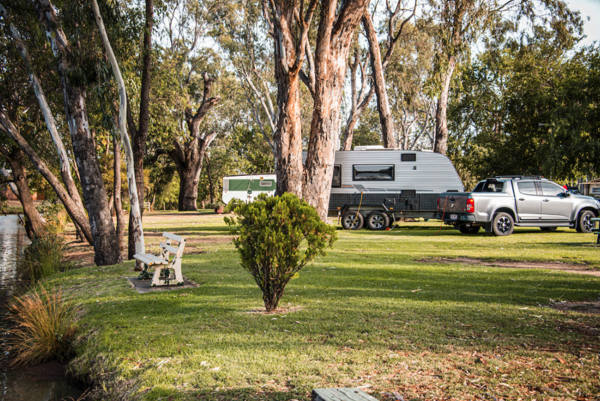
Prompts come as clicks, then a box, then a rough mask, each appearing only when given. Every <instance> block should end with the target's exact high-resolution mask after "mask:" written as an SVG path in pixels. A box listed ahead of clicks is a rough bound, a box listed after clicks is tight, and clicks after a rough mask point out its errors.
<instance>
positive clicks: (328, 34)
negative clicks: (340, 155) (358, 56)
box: [302, 0, 369, 221]
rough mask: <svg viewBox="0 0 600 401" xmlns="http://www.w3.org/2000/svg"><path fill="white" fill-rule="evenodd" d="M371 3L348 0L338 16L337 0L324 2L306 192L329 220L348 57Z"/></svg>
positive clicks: (307, 196) (305, 171)
mask: <svg viewBox="0 0 600 401" xmlns="http://www.w3.org/2000/svg"><path fill="white" fill-rule="evenodd" d="M368 4H369V1H368V0H354V1H347V2H346V3H344V5H343V7H342V9H340V10H339V12H338V15H337V18H336V11H337V1H335V0H326V1H323V2H322V3H321V18H320V22H319V30H318V33H317V46H316V49H315V52H316V56H315V73H316V76H317V80H316V86H315V96H314V110H313V115H312V123H311V129H310V141H309V143H308V152H307V159H306V163H305V167H304V177H303V186H302V194H303V196H304V199H305V200H306V201H307V202H308V203H309V204H310V205H312V206H313V207H315V208H316V209H317V212H318V213H319V216H320V217H321V219H322V220H323V221H327V211H328V207H329V195H330V187H331V177H332V175H333V161H334V157H335V145H336V143H337V139H338V138H339V133H340V104H341V100H342V92H343V87H344V81H345V77H346V66H347V63H346V60H347V59H348V53H349V52H350V45H351V43H352V37H353V35H354V31H355V30H356V27H357V25H358V23H359V22H360V20H361V18H362V16H363V15H364V13H365V11H366V8H367V5H368Z"/></svg>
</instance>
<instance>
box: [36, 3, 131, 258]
mask: <svg viewBox="0 0 600 401" xmlns="http://www.w3.org/2000/svg"><path fill="white" fill-rule="evenodd" d="M33 5H34V7H35V10H36V12H37V15H38V18H39V20H40V22H41V24H42V28H43V29H44V31H45V33H46V37H47V38H48V41H49V43H50V47H51V49H52V51H53V54H54V58H55V62H56V63H57V72H58V75H59V76H60V79H61V87H62V90H63V96H64V103H65V112H66V120H67V122H68V125H69V130H70V132H71V138H72V145H73V152H74V154H75V160H76V161H77V166H78V170H79V173H80V178H81V180H82V182H81V186H82V190H83V197H84V199H85V205H86V208H87V211H88V215H89V219H90V226H91V227H92V235H93V237H94V238H93V240H94V241H93V242H94V249H95V256H94V260H95V262H96V264H97V265H110V264H116V263H119V262H120V261H121V253H120V250H119V246H118V244H117V235H116V232H115V228H114V226H113V222H112V218H111V216H110V208H109V205H108V198H107V196H106V189H105V187H104V182H103V179H102V174H101V171H100V167H99V164H98V159H97V153H96V145H95V141H94V137H93V135H92V133H91V131H90V123H89V119H88V111H87V103H86V95H87V89H88V83H87V82H86V81H87V80H86V79H85V78H84V79H81V77H82V76H83V77H85V76H86V73H89V71H86V65H85V62H86V61H88V60H89V59H88V60H85V59H82V57H81V52H82V49H83V46H82V41H85V40H89V39H88V38H87V37H84V36H83V33H84V32H86V31H88V32H89V30H91V29H93V26H94V25H93V21H90V18H89V17H90V15H91V13H89V4H85V5H83V6H82V5H81V4H77V2H75V4H73V3H66V4H64V7H63V9H62V10H61V11H62V12H61V13H60V15H61V16H65V15H69V18H62V19H59V18H58V15H57V13H56V11H55V7H54V5H53V4H52V2H51V1H50V0H35V1H34V2H33ZM86 11H87V13H86ZM63 25H65V27H66V28H72V29H73V31H72V35H71V34H70V35H69V36H67V35H66V34H65V31H64V30H63ZM69 32H70V31H69ZM86 78H87V77H86Z"/></svg>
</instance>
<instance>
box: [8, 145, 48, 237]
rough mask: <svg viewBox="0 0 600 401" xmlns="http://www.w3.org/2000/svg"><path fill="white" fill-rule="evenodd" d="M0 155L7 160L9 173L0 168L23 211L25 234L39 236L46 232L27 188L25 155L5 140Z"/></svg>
mask: <svg viewBox="0 0 600 401" xmlns="http://www.w3.org/2000/svg"><path fill="white" fill-rule="evenodd" d="M0 156H3V157H4V159H5V160H6V161H7V162H8V164H9V166H10V169H11V174H12V177H11V174H8V172H7V171H6V170H5V169H4V167H3V168H2V176H4V177H5V178H6V179H8V180H9V183H10V184H12V185H11V186H10V188H11V190H12V191H13V192H14V193H15V195H16V196H17V197H18V198H19V202H21V206H23V213H24V214H25V217H26V218H27V220H26V228H27V234H28V236H29V237H30V239H33V237H40V236H43V235H44V234H45V233H46V229H45V228H44V220H43V218H42V216H41V215H40V213H39V212H38V211H37V209H36V208H35V204H34V203H33V198H32V196H31V191H30V190H29V179H28V177H27V170H26V168H25V157H24V155H23V151H22V150H21V149H20V148H19V147H18V146H10V145H8V144H7V143H6V142H5V143H2V144H0Z"/></svg>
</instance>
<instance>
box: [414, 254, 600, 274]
mask: <svg viewBox="0 0 600 401" xmlns="http://www.w3.org/2000/svg"><path fill="white" fill-rule="evenodd" d="M417 262H421V263H447V264H449V263H462V264H465V265H481V266H491V267H506V268H509V269H549V270H560V271H563V272H566V273H577V274H587V275H589V276H596V277H600V270H598V269H595V268H593V267H590V266H587V265H583V264H575V263H564V262H530V261H512V260H484V259H476V258H430V259H420V260H417Z"/></svg>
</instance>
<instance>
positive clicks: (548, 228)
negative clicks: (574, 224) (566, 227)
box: [540, 227, 558, 233]
mask: <svg viewBox="0 0 600 401" xmlns="http://www.w3.org/2000/svg"><path fill="white" fill-rule="evenodd" d="M557 228H558V227H540V230H542V231H543V232H545V233H550V232H553V231H556V229H557Z"/></svg>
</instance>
